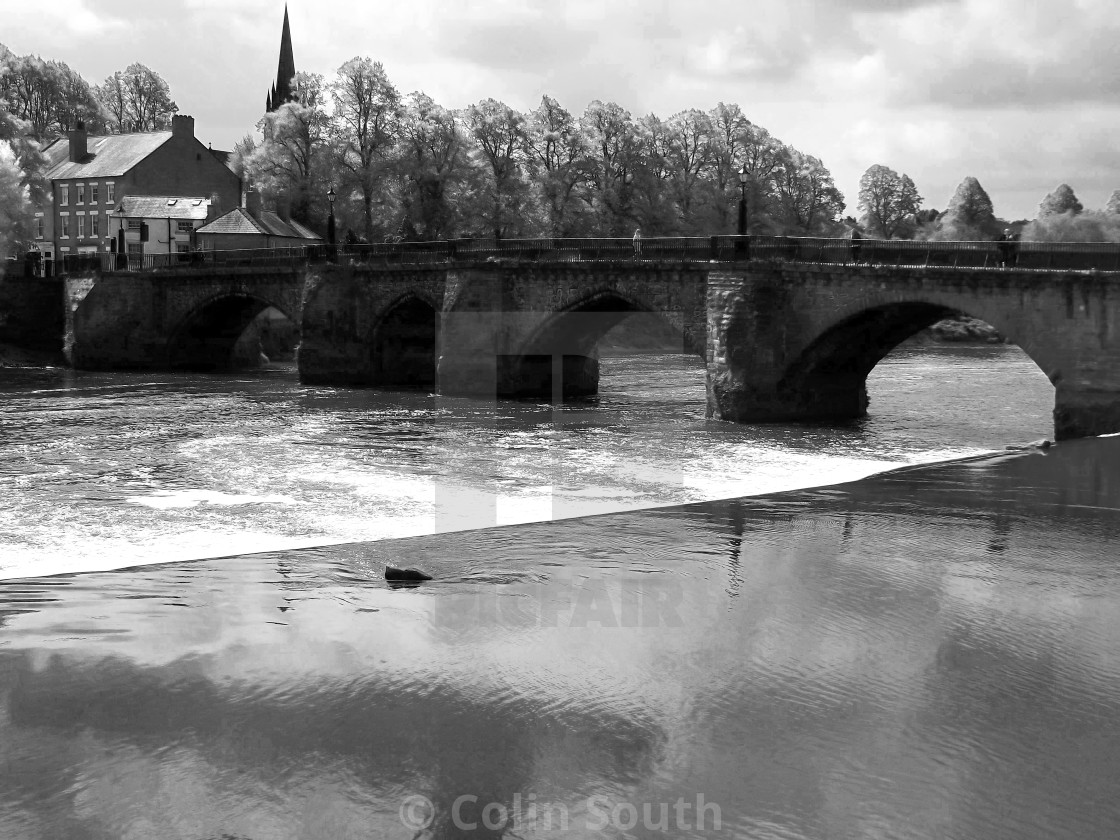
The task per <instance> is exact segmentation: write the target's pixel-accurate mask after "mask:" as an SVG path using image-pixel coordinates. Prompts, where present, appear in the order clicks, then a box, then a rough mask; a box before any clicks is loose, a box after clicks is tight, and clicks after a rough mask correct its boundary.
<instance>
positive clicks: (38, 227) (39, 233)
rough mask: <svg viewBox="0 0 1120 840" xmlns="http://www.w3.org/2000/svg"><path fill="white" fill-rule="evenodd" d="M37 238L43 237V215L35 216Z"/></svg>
mask: <svg viewBox="0 0 1120 840" xmlns="http://www.w3.org/2000/svg"><path fill="white" fill-rule="evenodd" d="M35 238H36V239H42V238H43V217H42V216H36V217H35Z"/></svg>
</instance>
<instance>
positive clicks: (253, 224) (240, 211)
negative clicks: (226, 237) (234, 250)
mask: <svg viewBox="0 0 1120 840" xmlns="http://www.w3.org/2000/svg"><path fill="white" fill-rule="evenodd" d="M195 232H196V233H223V234H228V233H232V234H240V235H243V236H285V237H288V238H291V239H313V240H320V239H322V237H321V236H319V234H317V233H313V232H312V231H310V230H308V229H307V228H305V227H304V226H303V225H301V224H300V223H299V222H285V221H284V220H283V219H281V218H280V217H279V216H277V215H276V214H275V213H272V212H269V211H268V210H265V211H264V212H262V213H261V214H260V216H259V217H258V218H254V217H253V216H251V215H250V214H249V211H248V210H246V209H245V208H244V207H238V208H236V209H234V210H230V211H229V212H228V213H226V214H225V215H224V216H219V217H218V218H217V219H215V220H214V221H212V222H210V224H208V225H203V226H202V227H200V228H199V229H198V230H197V231H195Z"/></svg>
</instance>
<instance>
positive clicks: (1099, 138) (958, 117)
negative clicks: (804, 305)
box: [0, 0, 1120, 219]
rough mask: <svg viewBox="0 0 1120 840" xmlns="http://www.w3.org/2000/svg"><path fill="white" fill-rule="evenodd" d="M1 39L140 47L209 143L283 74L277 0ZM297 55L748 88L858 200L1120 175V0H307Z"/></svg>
mask: <svg viewBox="0 0 1120 840" xmlns="http://www.w3.org/2000/svg"><path fill="white" fill-rule="evenodd" d="M0 7H2V8H3V14H2V18H3V20H4V25H3V29H2V31H0V41H2V42H4V43H5V44H7V46H8V47H10V48H11V49H12V50H14V51H15V52H17V53H27V52H32V53H38V54H40V55H42V56H43V57H44V58H57V59H60V60H63V61H65V62H67V63H68V64H69V65H70V66H71V67H73V68H74V69H75V70H77V71H78V72H80V73H81V74H82V75H83V76H85V77H86V79H87V80H89V81H90V82H91V83H97V82H100V81H102V80H103V79H104V78H105V77H106V76H107V75H109V74H110V73H111V72H112V71H114V70H117V69H122V68H124V67H125V66H126V65H127V64H129V63H131V62H133V61H141V62H143V63H145V64H147V65H148V66H150V67H152V68H153V69H154V70H156V71H158V72H159V73H160V74H161V75H163V76H164V78H166V79H167V81H168V83H169V84H170V86H171V90H172V95H173V96H174V98H175V100H176V102H177V103H178V104H179V107H180V109H181V111H182V112H183V113H189V114H193V115H194V117H195V119H196V121H197V132H198V134H199V136H200V137H201V138H202V139H203V140H204V141H211V142H212V143H213V144H214V146H215V147H216V148H217V147H221V148H229V147H231V146H232V144H233V143H234V142H235V141H236V140H237V139H238V138H240V137H241V136H243V135H244V134H246V133H247V132H249V131H251V130H252V129H253V126H254V124H255V122H256V120H257V119H258V118H259V117H260V115H261V111H262V110H263V103H264V95H265V92H266V91H267V89H268V86H269V85H270V84H271V82H272V79H273V78H274V76H275V73H276V60H277V50H278V46H279V38H280V26H281V22H282V20H283V9H284V7H283V3H282V2H276V1H274V0H181V2H178V3H162V2H161V3H142V2H138V1H137V0H127V2H125V0H52V2H51V3H50V4H43V5H32V4H27V3H24V2H19V3H16V2H12V0H0ZM289 14H290V16H291V24H292V35H293V41H294V46H295V56H296V65H297V67H298V68H299V69H300V70H308V71H312V72H317V73H323V74H324V75H327V76H329V75H330V74H331V73H332V72H333V71H334V70H335V69H336V68H337V67H338V66H339V65H340V64H342V63H343V62H344V61H346V60H348V59H350V58H352V57H354V56H356V55H368V56H371V57H372V58H374V59H376V60H379V61H381V62H382V63H383V64H384V65H385V68H386V71H387V72H388V73H389V76H390V78H391V79H392V80H393V82H394V83H395V84H396V85H397V86H398V87H399V88H400V89H401V90H402V92H405V93H407V92H410V91H413V90H424V91H425V92H426V93H428V94H429V95H431V96H432V97H433V98H435V99H436V100H437V101H438V102H440V103H441V104H443V105H445V106H447V107H451V108H459V107H463V106H465V105H468V104H470V103H472V102H477V101H478V100H480V99H484V98H487V97H493V98H495V99H501V100H503V101H505V102H507V103H508V104H509V105H511V106H513V107H515V108H519V109H522V110H528V109H531V108H534V107H536V105H537V104H538V103H539V101H540V98H541V96H542V95H543V94H546V93H547V94H549V95H551V96H554V97H556V98H557V99H558V100H560V102H561V104H563V105H564V106H565V107H567V108H568V109H569V110H571V111H573V112H575V113H577V114H578V113H580V112H582V111H583V109H584V108H585V107H586V106H587V104H588V102H590V101H591V100H593V99H602V100H613V101H615V102H617V103H618V104H620V105H622V106H623V107H624V108H626V109H628V110H629V111H631V112H632V113H633V114H634V115H635V116H637V115H640V114H644V113H649V112H654V113H657V114H659V115H660V116H662V117H667V116H669V115H671V114H672V113H675V112H676V111H679V110H682V109H685V108H690V107H696V108H703V109H710V108H711V107H713V106H714V105H715V104H716V103H717V102H720V101H723V102H737V103H739V105H740V106H741V107H742V108H743V111H744V112H745V113H746V114H747V116H748V117H749V118H750V119H751V120H752V121H754V122H756V123H759V124H761V125H763V126H765V127H766V128H768V129H769V130H770V131H771V133H773V134H774V135H775V136H777V137H779V138H780V139H782V140H784V141H786V142H789V143H793V144H794V145H795V146H797V147H798V148H800V149H801V150H802V151H805V152H808V153H810V154H813V155H815V156H817V157H819V158H821V160H823V161H824V163H825V165H826V166H828V167H829V169H831V171H832V173H833V175H834V176H835V178H836V183H837V186H839V187H840V189H841V190H842V191H843V193H844V195H845V197H846V199H847V202H848V212H851V213H854V212H855V205H856V201H857V192H858V183H859V177H860V175H861V174H862V173H863V172H864V170H866V169H867V167H868V166H870V165H872V164H875V163H882V164H885V165H887V166H890V167H892V168H894V169H896V170H898V171H900V172H906V173H907V174H909V175H910V176H911V177H912V178H913V179H914V181H915V183H916V184H917V186H918V189H919V191H920V192H921V193H922V194H923V195H924V196H925V198H926V206H928V207H934V208H937V209H943V208H944V207H945V204H946V203H947V201H948V199H949V196H950V195H951V194H952V192H953V190H954V189H955V187H956V185H957V184H958V183H959V182H960V181H961V180H962V179H963V178H964V177H965V176H968V175H974V176H976V177H977V178H979V179H980V181H981V183H982V184H983V185H984V186H985V188H986V189H987V190H988V192H989V193H990V194H991V196H992V199H993V201H994V202H995V205H996V212H997V213H998V214H1000V215H1002V216H1004V217H1006V218H1011V219H1014V218H1022V217H1033V216H1034V214H1035V211H1036V209H1037V206H1038V203H1039V201H1041V200H1042V198H1043V196H1044V195H1045V194H1046V192H1048V191H1049V190H1051V189H1053V188H1054V187H1055V186H1056V185H1057V184H1059V183H1061V182H1066V183H1069V184H1070V185H1072V186H1073V188H1074V190H1075V191H1076V192H1077V194H1078V196H1079V197H1080V198H1081V200H1082V201H1083V202H1084V203H1085V205H1086V206H1087V207H1100V206H1103V204H1104V202H1105V201H1106V200H1107V198H1108V196H1109V194H1110V193H1111V192H1112V191H1113V190H1114V189H1118V188H1120V161H1118V159H1117V155H1116V153H1115V152H1114V150H1113V146H1114V139H1113V138H1115V137H1116V136H1117V134H1118V133H1120V98H1118V96H1117V94H1118V93H1120V51H1117V50H1116V49H1114V45H1115V44H1116V43H1118V41H1120V15H1117V14H1116V11H1115V5H1114V4H1113V3H1112V2H1109V0H1062V1H1061V2H1058V0H1054V2H1042V1H1041V0H1037V1H1036V2H1031V0H1015V2H1011V0H847V2H843V3H840V2H826V0H778V1H777V2H768V3H759V2H755V1H754V0H747V2H743V0H694V1H693V2H688V3H686V2H666V0H571V1H570V2H569V1H566V0H554V2H550V3H546V2H540V0H516V1H515V0H487V2H473V0H460V2H450V0H444V2H436V0H409V2H406V3H391V4H390V3H384V4H382V3H366V2H357V1H356V0H315V2H304V0H292V3H291V5H290V8H289Z"/></svg>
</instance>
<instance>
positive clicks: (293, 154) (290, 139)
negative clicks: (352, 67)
mask: <svg viewBox="0 0 1120 840" xmlns="http://www.w3.org/2000/svg"><path fill="white" fill-rule="evenodd" d="M294 86H295V88H294V90H295V94H296V99H295V100H294V101H291V102H287V103H285V104H284V105H282V106H281V107H280V108H278V109H277V110H275V111H272V112H271V113H268V114H265V115H264V116H263V117H262V118H261V120H260V122H259V123H257V128H259V129H260V131H261V134H262V135H263V139H262V141H261V143H260V144H259V145H258V146H257V147H256V148H255V149H253V150H252V151H251V152H250V153H249V154H248V157H246V158H245V159H244V166H245V170H246V172H247V174H248V175H249V178H250V180H251V181H252V182H254V183H255V184H256V185H257V186H258V187H260V188H262V192H264V193H265V194H267V195H268V196H269V197H271V198H272V199H274V200H275V199H277V198H279V197H281V196H284V197H286V198H285V200H287V201H289V202H290V206H291V214H292V217H293V218H295V219H296V220H297V221H299V222H302V223H304V224H306V225H315V221H316V220H315V219H314V218H313V216H314V214H313V212H312V207H313V204H316V203H318V202H317V201H316V199H317V198H318V197H319V196H320V195H322V194H324V193H326V190H325V189H323V188H322V184H323V182H324V180H325V172H324V170H325V163H326V161H325V157H326V150H327V142H326V135H327V122H328V120H327V113H326V111H325V110H324V107H323V77H322V76H320V75H318V74H311V73H297V74H296V76H295V81H294Z"/></svg>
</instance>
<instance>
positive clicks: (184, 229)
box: [175, 219, 194, 233]
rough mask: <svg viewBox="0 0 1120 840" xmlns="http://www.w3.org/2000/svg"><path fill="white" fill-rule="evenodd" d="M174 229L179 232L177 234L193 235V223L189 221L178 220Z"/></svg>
mask: <svg viewBox="0 0 1120 840" xmlns="http://www.w3.org/2000/svg"><path fill="white" fill-rule="evenodd" d="M175 227H176V229H177V230H178V231H179V233H194V222H192V221H191V220H190V219H187V220H186V221H184V220H183V219H180V220H179V221H178V222H177V223H176V225H175Z"/></svg>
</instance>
